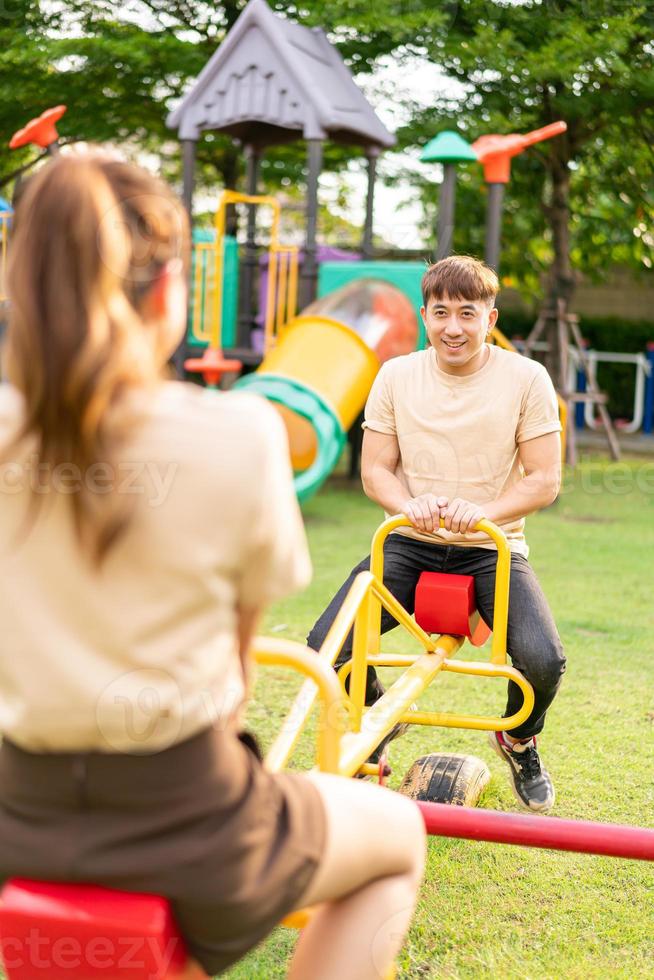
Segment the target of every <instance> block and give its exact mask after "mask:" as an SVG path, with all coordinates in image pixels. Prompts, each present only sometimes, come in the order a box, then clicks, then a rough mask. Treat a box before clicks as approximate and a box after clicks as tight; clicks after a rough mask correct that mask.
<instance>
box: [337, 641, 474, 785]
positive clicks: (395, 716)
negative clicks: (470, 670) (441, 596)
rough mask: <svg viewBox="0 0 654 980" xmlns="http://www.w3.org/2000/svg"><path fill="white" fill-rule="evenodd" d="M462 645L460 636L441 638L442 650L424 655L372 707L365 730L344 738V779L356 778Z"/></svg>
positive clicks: (364, 724)
mask: <svg viewBox="0 0 654 980" xmlns="http://www.w3.org/2000/svg"><path fill="white" fill-rule="evenodd" d="M461 642H462V641H461V638H460V637H454V636H442V637H440V638H439V643H438V648H437V649H436V650H435V651H434V652H433V653H425V654H423V656H422V657H420V659H419V660H416V662H415V663H414V664H412V665H411V666H410V667H408V668H407V669H406V670H405V672H404V673H403V674H402V675H401V676H400V677H398V679H397V680H396V681H395V683H394V684H392V685H391V686H390V687H389V688H388V690H387V691H386V692H385V693H384V694H383V695H382V696H381V698H379V700H378V701H375V703H374V704H373V705H372V707H370V708H368V710H367V711H366V713H365V715H364V716H363V720H362V723H361V731H360V732H350V733H348V734H347V735H344V736H343V738H342V739H341V759H340V767H339V771H340V774H341V775H342V776H352V775H354V773H355V772H357V771H358V770H359V767H360V766H361V765H362V763H364V762H365V761H366V759H367V758H368V757H369V755H370V753H371V752H372V751H373V750H374V749H376V748H377V746H378V745H379V742H380V741H381V739H382V738H383V736H384V735H385V734H386V733H387V732H389V731H390V730H391V728H392V727H393V725H395V724H397V722H398V721H399V720H400V718H401V717H402V716H403V715H404V714H405V712H406V708H407V705H409V704H411V703H412V702H413V701H416V700H417V699H418V698H419V697H420V695H421V694H423V692H424V691H425V690H426V688H427V687H428V686H429V684H431V682H432V680H433V679H434V677H435V676H436V675H437V674H438V673H439V671H440V670H441V667H442V665H443V661H444V660H445V659H446V658H447V657H448V656H451V655H452V654H453V653H455V652H456V650H457V649H458V647H459V646H460V645H461Z"/></svg>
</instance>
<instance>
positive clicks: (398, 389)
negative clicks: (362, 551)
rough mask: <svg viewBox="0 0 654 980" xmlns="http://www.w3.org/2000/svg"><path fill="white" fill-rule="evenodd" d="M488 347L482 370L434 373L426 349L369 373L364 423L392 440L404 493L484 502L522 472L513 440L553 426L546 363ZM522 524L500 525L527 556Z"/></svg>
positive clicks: (473, 542)
mask: <svg viewBox="0 0 654 980" xmlns="http://www.w3.org/2000/svg"><path fill="white" fill-rule="evenodd" d="M488 351H489V356H488V360H487V361H486V363H485V364H484V365H483V367H481V368H480V369H479V371H476V372H475V373H474V374H470V375H467V376H466V377H458V376H455V375H451V374H447V373H445V372H444V371H442V370H441V369H440V368H439V367H438V363H437V359H436V352H435V351H434V349H433V348H432V347H430V348H428V349H427V350H422V351H415V352H414V353H413V354H407V355H406V356H404V357H396V358H393V359H392V360H390V361H387V363H386V364H384V366H383V367H382V369H381V370H380V372H379V374H378V375H377V378H376V380H375V383H374V385H373V387H372V390H371V392H370V396H369V398H368V402H367V404H366V410H365V421H364V423H363V424H364V428H369V429H373V430H374V431H375V432H384V433H388V434H389V435H390V434H392V435H395V436H397V439H398V443H399V447H400V463H399V467H398V473H397V475H398V477H399V478H400V480H402V482H403V483H404V485H405V486H406V488H407V490H408V491H409V495H410V496H412V497H415V496H418V495H420V494H423V493H435V494H437V495H439V496H440V495H442V496H445V497H448V498H449V499H450V500H451V499H452V498H453V497H462V498H463V499H464V500H469V501H471V502H472V503H475V504H479V505H480V506H481V507H483V506H484V505H485V504H488V503H490V502H491V501H493V500H497V498H498V497H500V496H502V494H503V493H506V491H507V490H508V489H509V488H510V487H511V486H512V485H513V484H515V483H517V482H518V481H519V480H520V479H522V477H523V476H524V471H523V469H522V467H521V465H520V460H519V456H518V447H519V445H520V443H521V442H526V441H527V440H528V439H535V438H536V437H537V436H542V435H546V434H547V433H549V432H560V431H561V424H560V422H559V413H558V405H557V400H556V394H555V391H554V387H553V385H552V382H551V380H550V377H549V375H548V373H547V371H546V370H545V368H544V367H543V366H542V365H541V364H538V363H537V362H536V361H532V360H529V359H528V358H526V357H523V356H522V355H520V354H515V353H512V352H511V351H506V350H503V349H502V348H500V347H495V346H489V348H488ZM524 526H525V521H524V518H522V519H520V520H517V521H513V522H511V523H507V524H504V525H502V527H503V530H504V532H505V534H506V535H507V538H508V539H509V544H510V547H511V550H512V551H514V552H517V553H518V554H521V555H524V556H525V557H527V555H528V553H529V549H528V547H527V542H526V541H525V535H524ZM399 533H406V534H408V535H409V536H411V537H414V538H418V539H420V540H426V541H429V542H431V543H440V544H457V545H464V546H466V545H467V546H475V547H482V548H494V547H495V545H494V544H493V542H492V541H491V540H490V538H488V537H487V536H486V535H485V534H478V533H475V534H466V535H460V534H452V533H451V532H448V531H445V530H444V529H441V530H440V531H439V532H438V533H437V534H424V533H422V532H420V531H417V530H415V529H414V528H407V529H403V531H402V532H399Z"/></svg>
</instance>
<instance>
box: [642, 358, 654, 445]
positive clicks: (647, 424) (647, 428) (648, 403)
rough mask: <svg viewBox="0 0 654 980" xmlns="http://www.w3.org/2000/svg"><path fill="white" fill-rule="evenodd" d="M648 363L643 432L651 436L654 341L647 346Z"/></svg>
mask: <svg viewBox="0 0 654 980" xmlns="http://www.w3.org/2000/svg"><path fill="white" fill-rule="evenodd" d="M647 363H648V364H649V367H650V372H649V374H648V375H647V381H646V382H645V396H644V401H645V406H644V413H643V414H644V418H643V432H644V433H645V435H647V436H649V435H651V434H652V428H654V370H653V369H654V343H652V341H650V342H649V343H648V344H647Z"/></svg>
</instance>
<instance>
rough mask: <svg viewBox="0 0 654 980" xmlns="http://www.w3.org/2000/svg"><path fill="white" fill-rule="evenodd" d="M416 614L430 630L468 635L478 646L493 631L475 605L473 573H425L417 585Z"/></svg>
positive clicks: (418, 620) (430, 631)
mask: <svg viewBox="0 0 654 980" xmlns="http://www.w3.org/2000/svg"><path fill="white" fill-rule="evenodd" d="M415 617H416V622H417V623H418V625H419V626H422V628H423V630H424V631H425V632H426V633H449V634H451V635H452V636H467V637H468V638H469V639H470V642H471V643H472V644H473V645H474V646H476V647H480V646H483V644H484V643H485V642H486V640H487V639H488V637H489V636H490V634H491V631H490V629H489V628H488V626H486V624H485V623H484V621H483V619H482V618H481V616H480V615H479V613H478V612H477V608H476V606H475V580H474V578H473V577H472V575H447V574H445V573H444V572H423V573H422V575H421V576H420V578H419V579H418V585H417V588H416V605H415Z"/></svg>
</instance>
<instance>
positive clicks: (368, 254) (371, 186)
mask: <svg viewBox="0 0 654 980" xmlns="http://www.w3.org/2000/svg"><path fill="white" fill-rule="evenodd" d="M366 157H367V162H368V190H367V193H366V218H365V222H364V225H363V240H362V242H361V251H362V252H363V255H364V258H366V259H371V258H373V257H374V251H375V250H374V247H373V244H372V241H373V220H374V206H375V205H374V202H375V177H376V173H377V150H376V149H375V148H374V147H371V148H370V149H369V150H368V151H367V153H366Z"/></svg>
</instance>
